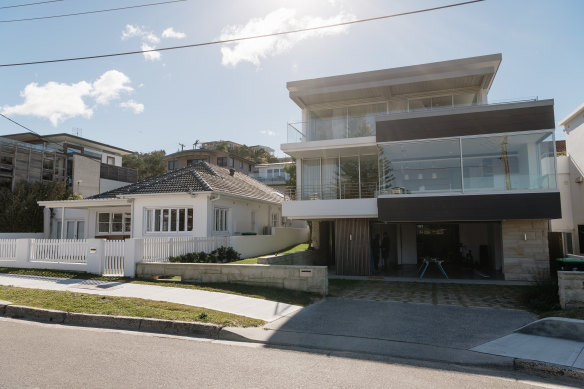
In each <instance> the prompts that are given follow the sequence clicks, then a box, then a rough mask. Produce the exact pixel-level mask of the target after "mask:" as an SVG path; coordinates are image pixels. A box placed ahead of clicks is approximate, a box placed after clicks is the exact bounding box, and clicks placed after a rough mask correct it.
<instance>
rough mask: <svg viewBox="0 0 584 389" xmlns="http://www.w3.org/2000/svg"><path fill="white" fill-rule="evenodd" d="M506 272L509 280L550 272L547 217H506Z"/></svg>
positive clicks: (528, 279)
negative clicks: (517, 218)
mask: <svg viewBox="0 0 584 389" xmlns="http://www.w3.org/2000/svg"><path fill="white" fill-rule="evenodd" d="M501 228H502V236H503V274H504V275H505V279H506V280H515V281H535V280H536V278H537V277H538V276H549V270H550V266H549V248H548V238H547V236H548V222H547V220H503V222H502V223H501Z"/></svg>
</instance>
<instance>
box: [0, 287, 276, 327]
mask: <svg viewBox="0 0 584 389" xmlns="http://www.w3.org/2000/svg"><path fill="white" fill-rule="evenodd" d="M0 300H6V301H10V302H12V303H13V304H15V305H24V306H27V307H34V308H44V309H56V310H59V311H65V312H79V313H92V314H101V315H115V316H130V317H143V318H151V319H165V320H180V321H190V322H200V323H211V324H218V325H221V326H227V327H259V326H262V325H264V324H265V323H266V322H265V321H263V320H258V319H252V318H249V317H245V316H240V315H234V314H232V313H226V312H220V311H215V310H212V309H207V308H199V307H192V306H189V305H182V304H174V303H168V302H164V301H153V300H144V299H138V298H129V297H111V296H99V295H94V294H84V293H73V292H61V291H54V290H41V289H25V288H17V287H14V286H0Z"/></svg>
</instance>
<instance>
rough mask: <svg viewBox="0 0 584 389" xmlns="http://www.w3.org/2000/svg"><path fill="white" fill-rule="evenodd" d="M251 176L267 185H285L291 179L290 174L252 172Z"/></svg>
mask: <svg viewBox="0 0 584 389" xmlns="http://www.w3.org/2000/svg"><path fill="white" fill-rule="evenodd" d="M249 176H250V177H251V178H253V179H256V180H258V181H259V182H261V183H264V184H266V185H285V184H286V182H287V181H288V180H289V179H290V174H288V173H284V174H268V173H263V172H260V173H250V174H249Z"/></svg>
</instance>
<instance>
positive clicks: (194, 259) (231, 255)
mask: <svg viewBox="0 0 584 389" xmlns="http://www.w3.org/2000/svg"><path fill="white" fill-rule="evenodd" d="M240 258H241V255H240V254H239V253H238V252H237V251H235V250H234V249H233V247H224V246H221V247H219V248H217V249H215V250H213V251H212V252H211V253H206V252H204V251H201V252H199V253H188V254H184V255H177V256H173V257H170V258H168V260H169V262H180V263H227V262H233V261H237V260H239V259H240Z"/></svg>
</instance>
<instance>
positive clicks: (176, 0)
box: [0, 0, 188, 23]
mask: <svg viewBox="0 0 584 389" xmlns="http://www.w3.org/2000/svg"><path fill="white" fill-rule="evenodd" d="M56 1H59V0H56ZM183 1H188V0H169V1H162V2H160V3H149V4H140V5H131V6H127V7H120V8H110V9H100V10H96V11H85V12H76V13H72V14H62V15H51V16H40V17H36V18H25V19H11V20H0V23H14V22H28V21H31V20H43V19H56V18H64V17H67V16H79V15H89V14H96V13H102V12H112V11H122V10H125V9H132V8H143V7H152V6H154V5H162V4H170V3H179V2H183Z"/></svg>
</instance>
